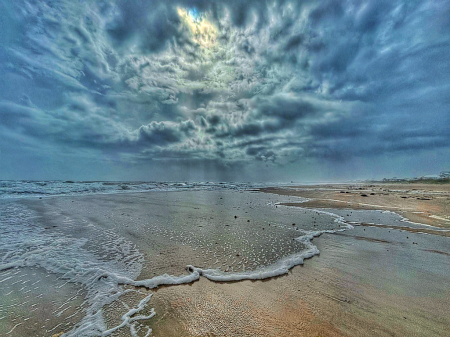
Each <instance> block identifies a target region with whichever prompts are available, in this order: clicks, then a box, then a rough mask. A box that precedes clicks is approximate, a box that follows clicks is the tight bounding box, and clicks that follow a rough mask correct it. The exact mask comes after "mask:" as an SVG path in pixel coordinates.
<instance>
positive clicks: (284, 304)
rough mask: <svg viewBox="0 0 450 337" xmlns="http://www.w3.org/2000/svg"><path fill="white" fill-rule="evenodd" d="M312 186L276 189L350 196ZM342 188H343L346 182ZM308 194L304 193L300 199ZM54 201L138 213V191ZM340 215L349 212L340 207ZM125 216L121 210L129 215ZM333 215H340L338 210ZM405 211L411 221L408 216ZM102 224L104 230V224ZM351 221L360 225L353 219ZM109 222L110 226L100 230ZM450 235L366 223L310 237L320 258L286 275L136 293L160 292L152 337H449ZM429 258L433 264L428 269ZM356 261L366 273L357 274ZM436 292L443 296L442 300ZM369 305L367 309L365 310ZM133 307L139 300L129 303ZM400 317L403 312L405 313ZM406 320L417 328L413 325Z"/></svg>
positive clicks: (113, 318) (110, 310) (113, 313)
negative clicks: (119, 205) (116, 205)
mask: <svg viewBox="0 0 450 337" xmlns="http://www.w3.org/2000/svg"><path fill="white" fill-rule="evenodd" d="M309 187H310V186H308V190H306V191H305V190H302V189H301V187H300V188H298V189H295V188H293V189H291V188H285V189H283V190H282V189H280V188H277V189H276V190H275V192H276V194H281V193H286V194H288V193H291V192H293V193H295V196H301V197H305V193H306V194H309V195H310V194H311V193H316V194H317V195H318V194H320V193H339V194H346V193H341V192H336V190H333V189H331V188H327V189H325V190H323V189H320V190H319V189H310V188H309ZM340 188H341V189H342V187H341V186H340ZM361 191H362V190H357V192H356V193H362V192H361ZM262 192H267V191H261V193H262ZM272 192H273V189H269V192H268V193H272ZM300 193H302V194H303V195H299V194H300ZM286 194H281V195H286ZM138 195H140V197H141V199H142V198H143V199H142V200H148V198H146V197H144V196H142V195H141V193H138ZM262 195H263V194H261V197H259V198H258V200H266V199H267V198H265V199H264V198H263V199H261V198H262ZM364 198H366V197H364ZM96 199H99V200H96ZM220 199H222V198H220ZM309 199H311V196H310V197H309ZM379 199H380V198H379ZM47 200H48V203H49V205H53V206H58V205H63V204H66V205H70V206H71V207H75V209H80V210H84V211H88V213H89V209H86V208H84V207H87V205H88V204H89V203H90V202H93V201H94V200H95V205H96V206H95V205H92V206H93V207H94V208H93V209H97V207H100V206H101V205H103V206H102V207H106V206H107V205H106V204H104V203H105V202H107V201H108V202H112V200H114V201H115V202H117V201H118V200H123V201H127V202H128V203H129V205H128V206H127V207H131V206H132V205H133V207H137V206H134V205H135V204H134V202H138V201H137V195H135V196H133V195H130V194H129V195H128V196H124V195H123V194H122V196H121V197H114V196H111V195H110V196H108V197H104V196H103V197H99V198H95V197H92V196H90V197H86V199H84V198H81V199H79V200H78V201H77V200H76V199H75V201H76V202H75V204H72V202H73V201H71V200H70V199H66V198H64V200H61V199H55V200H53V201H52V200H49V199H47ZM102 200H103V201H102ZM133 200H134V202H133ZM267 200H269V199H267ZM82 201H83V202H85V204H84V206H83V207H81V208H79V207H80V206H81V204H80V206H77V203H78V202H82ZM431 201H434V199H433V200H431ZM86 202H87V203H86ZM311 202H314V200H309V201H307V202H305V203H285V204H286V205H287V206H286V207H287V208H284V207H278V212H281V213H278V214H283V213H285V212H288V209H289V208H288V206H300V207H304V205H305V204H307V203H311ZM26 203H28V202H26ZM38 203H39V202H38ZM323 206H324V207H318V209H317V211H318V212H320V211H321V210H320V209H323V208H330V207H329V206H330V205H329V204H323ZM325 206H327V207H325ZM108 207H110V206H108ZM248 207H249V208H251V207H252V206H243V209H242V212H241V213H244V211H245V210H250V209H248ZM273 207H275V206H273ZM54 209H55V210H56V209H58V207H56V208H54ZM103 209H104V210H106V209H107V208H103ZM342 209H345V210H347V209H351V208H348V207H341V210H342ZM435 209H437V208H435ZM432 210H433V209H432ZM323 211H324V212H327V211H328V210H323ZM330 211H331V212H332V211H333V210H330ZM336 211H337V209H336ZM117 212H118V214H120V212H122V211H120V212H119V211H117ZM394 212H395V211H394ZM245 213H247V212H245ZM350 213H351V212H350ZM130 214H133V213H130ZM233 214H235V213H233ZM335 214H336V215H337V216H338V217H341V215H339V213H335ZM400 214H401V216H404V214H403V213H400ZM437 214H440V213H437ZM99 215H100V213H99ZM122 215H124V214H122ZM135 215H136V214H135ZM431 215H433V214H431ZM81 219H82V218H80V220H81ZM95 221H100V218H98V216H97V220H95ZM102 221H103V220H101V221H100V222H99V223H98V224H101V223H103V222H102ZM243 221H245V220H243ZM344 221H345V222H347V223H350V224H352V222H350V221H348V219H344ZM108 223H109V220H108V221H107V222H104V224H103V225H102V226H104V225H107V224H108ZM245 223H246V222H243V224H245ZM243 224H241V225H243ZM405 225H406V223H405ZM49 227H51V226H49ZM126 227H128V226H126ZM200 227H201V226H200ZM289 227H290V224H289ZM45 229H47V228H45ZM262 229H264V228H262ZM122 230H123V233H122V234H121V235H123V234H126V233H129V235H131V234H133V233H132V232H130V230H132V229H130V228H122ZM74 233H75V232H74ZM423 233H428V234H426V235H425V234H423ZM448 233H449V232H444V231H441V232H440V233H438V229H432V228H426V227H425V228H420V229H417V228H412V227H407V226H405V227H401V228H400V227H398V226H397V227H395V226H393V225H389V226H388V225H382V224H381V225H375V224H372V223H364V222H362V223H359V224H358V225H357V226H356V227H355V228H354V229H352V230H347V231H345V232H342V233H341V232H338V233H324V234H322V235H321V236H320V237H315V238H313V239H311V241H312V245H314V246H316V247H317V248H318V249H319V250H320V253H321V254H320V255H315V256H312V257H313V258H308V260H307V261H305V263H304V264H300V265H298V264H296V266H294V267H292V266H291V267H289V269H288V271H287V273H286V274H283V275H279V276H276V277H269V278H266V279H264V280H243V281H237V280H236V281H232V282H229V281H228V282H220V281H210V280H208V279H207V278H206V277H200V278H199V280H198V281H195V282H191V283H188V284H182V285H177V286H176V287H174V286H161V287H159V288H157V289H152V290H144V289H143V288H139V289H138V290H139V291H142V292H143V293H141V294H144V293H145V294H153V296H152V298H151V300H150V302H149V304H148V308H147V309H148V310H149V309H150V308H151V307H153V308H155V309H156V315H155V317H152V318H150V319H148V320H142V323H143V324H145V325H148V326H150V327H151V328H152V329H153V330H154V334H153V335H154V336H168V337H171V336H174V337H175V336H213V335H216V336H230V337H231V336H252V335H256V336H258V335H260V336H318V335H320V336H346V335H349V336H351V335H358V336H373V335H380V336H391V335H396V334H398V335H411V334H415V335H418V336H430V335H431V336H445V333H446V330H445V328H444V327H445V326H446V325H448V324H450V321H449V320H448V319H447V318H446V317H443V313H444V311H439V312H436V310H437V309H438V308H444V307H446V306H450V291H449V290H448V289H445V287H444V284H448V283H449V282H450V271H449V270H448V268H445V266H446V265H447V264H448V258H449V256H450V250H449V249H448V248H449V247H448V241H445V240H448V235H447V234H448ZM119 234H120V232H119ZM435 234H438V235H435ZM441 234H444V235H441ZM127 235H128V234H127ZM133 235H134V234H133ZM133 235H132V236H133ZM130 237H131V236H130ZM186 247H187V246H186ZM175 253H176V252H175V251H174V254H170V255H168V256H165V257H163V256H162V257H161V258H163V260H166V259H170V261H175V262H176V261H178V260H180V261H178V262H182V260H183V259H184V260H186V258H187V256H186V257H185V258H181V259H180V258H178V257H177V254H175ZM192 253H193V252H192ZM190 254H191V253H190ZM190 254H188V255H190ZM149 257H150V256H149ZM379 261H383V262H384V264H379ZM412 261H416V262H417V263H412ZM424 261H427V264H426V265H425V266H424V265H423V262H424ZM167 263H168V261H167ZM171 263H172V262H171ZM175 264H176V263H175ZM355 265H356V266H359V267H358V268H355ZM174 267H175V266H174ZM148 272H150V271H148ZM146 274H147V272H145V271H144V270H143V271H142V272H141V275H140V276H139V277H137V278H136V280H140V279H141V277H143V276H144V275H146ZM374 275H376V277H375V278H376V279H374ZM349 277H350V278H349ZM436 280H439V282H437V281H436ZM136 282H137V283H139V281H136ZM394 289H395V291H394ZM410 293H414V294H416V295H417V296H419V295H420V296H419V297H420V300H418V299H416V298H414V297H411V296H410V295H408V294H410ZM437 294H440V295H439V297H438V298H436V295H437ZM361 303H363V304H364V305H363V306H362V307H361ZM130 306H131V307H132V306H133V304H132V303H130ZM119 307H120V306H119ZM119 307H117V306H116V305H112V306H109V305H108V306H106V307H105V309H104V310H105V315H106V316H105V318H106V320H107V321H108V324H113V325H114V324H116V323H117V322H120V319H119V316H117V315H118V313H119V312H118V311H117V310H118V309H119ZM147 309H146V311H148V310H147ZM400 314H402V315H403V316H401V317H400ZM337 317H339V319H337ZM404 317H407V318H404ZM424 317H426V320H424ZM394 318H395V319H394ZM118 319H119V320H118ZM402 319H404V320H412V321H413V322H419V323H411V322H409V321H408V322H406V321H403V320H402ZM428 321H432V322H434V323H433V324H434V327H430V326H429V324H428V323H427V322H428ZM388 322H389V324H388ZM108 326H109V325H108ZM425 332H427V334H425ZM122 335H123V336H128V334H127V333H125V331H123V330H121V331H118V334H117V336H122ZM113 336H116V334H113Z"/></svg>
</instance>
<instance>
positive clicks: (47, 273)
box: [0, 184, 450, 336]
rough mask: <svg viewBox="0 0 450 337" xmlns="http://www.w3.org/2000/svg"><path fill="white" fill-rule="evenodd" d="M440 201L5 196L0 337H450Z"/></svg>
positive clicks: (360, 190)
mask: <svg viewBox="0 0 450 337" xmlns="http://www.w3.org/2000/svg"><path fill="white" fill-rule="evenodd" d="M347 192H348V193H347ZM371 193H373V194H371ZM362 194H364V195H366V196H362ZM449 198H450V195H449V188H448V186H447V185H430V186H428V185H426V186H422V185H418V186H403V185H399V186H397V185H382V184H377V185H368V184H365V185H363V184H359V185H356V184H352V185H342V184H339V185H319V186H289V187H283V186H276V187H273V188H262V189H253V190H239V191H237V190H236V191H230V190H220V191H218V190H213V191H178V192H177V191H169V192H164V191H162V192H145V193H123V194H103V195H99V194H96V195H78V196H77V195H74V196H54V197H44V198H42V199H38V198H25V199H15V200H2V202H1V207H2V226H4V227H5V228H6V227H7V225H11V224H14V228H16V229H17V230H18V231H19V230H20V233H21V235H22V236H20V237H19V239H17V240H16V241H15V242H14V245H12V244H11V245H9V246H7V247H3V246H2V249H5V248H6V249H11V251H13V253H11V252H10V253H8V254H9V255H7V256H6V255H5V257H4V258H3V260H2V266H1V267H2V268H0V277H1V278H0V282H2V285H3V287H2V290H1V291H0V296H1V298H2V306H1V307H0V309H1V317H2V319H0V334H2V335H3V334H4V335H5V336H53V335H57V336H59V335H63V336H84V335H86V336H88V335H89V334H90V335H92V336H93V335H96V333H97V335H102V334H103V335H111V336H150V335H152V336H355V335H356V336H406V335H408V336H450V333H449V332H448V326H449V325H450V318H449V317H448V310H447V308H448V307H449V306H450V289H449V288H448V285H449V284H450V268H448V266H449V262H450V244H449V241H448V240H449V233H450V232H449V231H448V229H450V222H449V221H447V220H446V219H447V217H448V215H449V212H448V210H449V208H448V207H449V203H450V202H449ZM8 212H9V213H8ZM17 214H20V217H17ZM8 221H9V222H8ZM421 223H423V224H424V225H422V224H421ZM19 227H20V228H19ZM8 228H9V227H8ZM17 233H19V232H17ZM17 233H15V234H14V235H12V236H11V237H17V235H16V234H17ZM27 233H28V234H27ZM299 238H301V239H299ZM11 240H12V239H11ZM11 242H12V241H11ZM30 242H31V243H30ZM13 249H15V251H14V250H13ZM319 251H320V254H319ZM8 263H9V264H8ZM294 264H295V265H296V266H294V267H293V268H292V266H293V265H294ZM188 265H191V266H192V267H191V268H190V269H189V270H187V269H186V267H187V266H188ZM217 268H220V269H217ZM165 274H169V275H172V276H174V277H169V276H164V275H165ZM262 276H264V277H262ZM271 276H272V277H271ZM214 280H216V281H214ZM238 280H240V281H238ZM225 281H227V282H225ZM177 283H179V284H177ZM170 284H174V285H170ZM5 299H7V300H8V301H5ZM4 303H6V304H4ZM25 308H31V310H26V309H25ZM37 308H39V309H37ZM150 329H151V330H152V331H151V330H150ZM150 331H151V332H150Z"/></svg>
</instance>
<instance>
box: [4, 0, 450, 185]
mask: <svg viewBox="0 0 450 337" xmlns="http://www.w3.org/2000/svg"><path fill="white" fill-rule="evenodd" d="M449 18H450V0H423V1H416V0H388V1H385V0H359V1H357V0H324V1H300V0H298V1H284V0H279V1H263V0H248V1H242V0H230V1H218V0H209V1H206V0H197V1H196V0H179V1H176V0H174V1H159V0H118V1H98V0H97V1H93V0H92V1H90V0H67V1H66V0H59V1H50V0H45V1H44V0H43V1H39V0H30V1H22V0H15V1H8V0H0V31H1V34H0V79H1V80H0V179H30V180H59V179H62V180H69V179H70V180H151V181H162V180H170V181H185V180H190V181H270V182H275V181H291V180H292V181H296V182H311V181H344V180H355V179H379V178H383V177H394V176H397V177H412V176H421V175H425V174H436V173H437V174H438V173H439V172H440V171H444V170H445V171H449V170H450V127H449V125H450V20H449Z"/></svg>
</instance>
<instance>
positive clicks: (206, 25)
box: [177, 8, 217, 48]
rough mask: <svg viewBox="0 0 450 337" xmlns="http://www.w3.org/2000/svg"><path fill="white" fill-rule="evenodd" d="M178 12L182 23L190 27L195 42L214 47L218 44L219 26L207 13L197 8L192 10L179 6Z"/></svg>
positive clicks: (205, 46) (204, 46) (206, 46)
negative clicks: (208, 17) (200, 11)
mask: <svg viewBox="0 0 450 337" xmlns="http://www.w3.org/2000/svg"><path fill="white" fill-rule="evenodd" d="M177 12H178V15H179V16H180V18H181V21H182V23H183V24H184V25H185V26H186V27H187V28H188V29H189V32H190V33H191V35H192V40H193V41H194V42H196V43H198V44H199V45H200V46H201V47H203V48H212V47H214V46H215V45H216V40H217V28H216V26H215V25H214V24H213V23H211V22H209V21H208V20H207V18H206V16H205V15H202V14H200V13H199V12H198V11H197V9H195V8H194V9H191V10H186V9H183V8H177Z"/></svg>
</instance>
